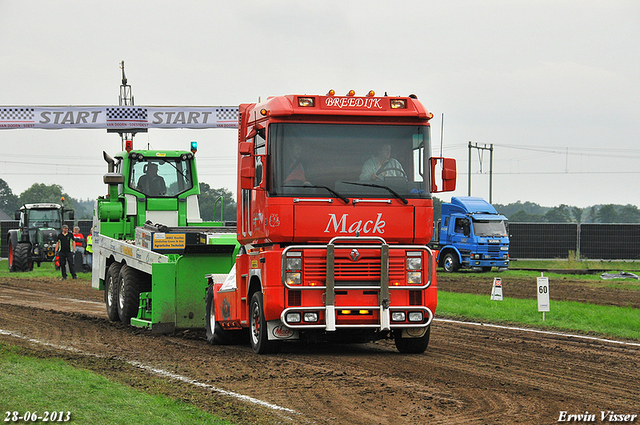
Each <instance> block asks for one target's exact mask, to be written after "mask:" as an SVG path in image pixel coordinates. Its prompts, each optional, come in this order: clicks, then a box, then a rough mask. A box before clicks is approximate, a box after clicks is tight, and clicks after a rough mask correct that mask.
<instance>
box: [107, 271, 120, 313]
mask: <svg viewBox="0 0 640 425" xmlns="http://www.w3.org/2000/svg"><path fill="white" fill-rule="evenodd" d="M121 267H122V265H121V264H120V263H112V264H111V265H110V266H109V269H108V270H107V275H106V276H105V278H104V304H105V305H106V306H107V316H109V320H111V321H112V322H118V321H120V316H118V286H119V285H118V276H120V268H121Z"/></svg>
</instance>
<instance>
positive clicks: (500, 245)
mask: <svg viewBox="0 0 640 425" xmlns="http://www.w3.org/2000/svg"><path fill="white" fill-rule="evenodd" d="M436 234H437V237H436V239H435V240H436V241H437V243H436V244H435V248H437V249H438V250H439V252H438V265H439V266H440V267H442V268H443V269H444V271H446V272H448V273H452V272H455V271H458V270H460V269H461V268H470V269H473V270H477V271H483V272H488V271H489V270H491V268H492V267H498V268H499V269H502V270H504V269H506V268H508V267H509V234H508V232H507V217H505V216H504V215H502V214H498V212H497V211H496V209H495V208H494V207H493V205H491V204H489V203H488V202H487V201H485V200H484V199H482V198H478V197H473V196H459V197H452V198H451V203H445V202H443V203H442V214H441V218H440V222H439V226H438V229H437V232H436Z"/></svg>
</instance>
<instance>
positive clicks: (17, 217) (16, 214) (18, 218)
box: [13, 210, 20, 220]
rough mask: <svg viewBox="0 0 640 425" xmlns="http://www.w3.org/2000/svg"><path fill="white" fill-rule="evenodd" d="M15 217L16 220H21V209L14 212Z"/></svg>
mask: <svg viewBox="0 0 640 425" xmlns="http://www.w3.org/2000/svg"><path fill="white" fill-rule="evenodd" d="M13 218H14V219H15V220H20V210H18V211H16V212H15V213H14V214H13Z"/></svg>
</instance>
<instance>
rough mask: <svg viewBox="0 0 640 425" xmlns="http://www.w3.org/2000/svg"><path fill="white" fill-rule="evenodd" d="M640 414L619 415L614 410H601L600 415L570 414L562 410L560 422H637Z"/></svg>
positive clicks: (587, 413) (559, 416)
mask: <svg viewBox="0 0 640 425" xmlns="http://www.w3.org/2000/svg"><path fill="white" fill-rule="evenodd" d="M637 418H638V413H618V412H614V411H613V410H601V411H600V412H599V413H590V412H588V411H585V412H584V413H577V414H576V413H569V412H567V411H565V410H561V411H560V414H559V415H558V422H636V419H637Z"/></svg>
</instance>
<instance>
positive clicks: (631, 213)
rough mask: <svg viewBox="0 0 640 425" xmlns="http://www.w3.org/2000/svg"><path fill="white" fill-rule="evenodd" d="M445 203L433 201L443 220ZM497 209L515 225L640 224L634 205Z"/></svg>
mask: <svg viewBox="0 0 640 425" xmlns="http://www.w3.org/2000/svg"><path fill="white" fill-rule="evenodd" d="M440 205H442V201H440V200H439V199H437V198H434V208H435V211H436V213H435V214H434V216H436V217H434V219H435V220H438V219H439V218H440ZM493 206H494V207H495V209H496V210H497V211H498V212H499V213H500V214H502V215H504V216H506V217H507V218H508V219H509V221H510V222H512V223H640V209H638V207H637V206H635V205H630V204H627V205H619V204H597V205H593V206H590V207H587V208H579V207H573V206H569V205H565V204H561V205H559V206H557V207H543V206H540V205H538V204H536V203H534V202H520V201H518V202H514V203H511V204H493Z"/></svg>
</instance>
